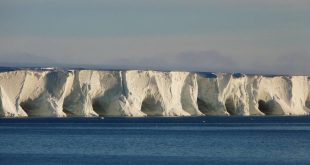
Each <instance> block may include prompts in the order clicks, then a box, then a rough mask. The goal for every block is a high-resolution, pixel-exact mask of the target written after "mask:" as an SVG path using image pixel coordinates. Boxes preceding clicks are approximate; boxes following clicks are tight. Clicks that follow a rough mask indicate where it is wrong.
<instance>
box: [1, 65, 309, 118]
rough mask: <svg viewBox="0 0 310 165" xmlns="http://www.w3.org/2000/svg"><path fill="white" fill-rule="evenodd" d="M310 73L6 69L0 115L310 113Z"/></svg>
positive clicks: (3, 77)
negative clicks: (253, 73)
mask: <svg viewBox="0 0 310 165" xmlns="http://www.w3.org/2000/svg"><path fill="white" fill-rule="evenodd" d="M309 89H310V81H309V79H308V77H307V76H291V77H289V76H273V77H265V76H261V75H251V76H247V75H244V74H241V73H237V74H227V73H208V74H203V73H190V72H160V71H142V70H128V71H99V70H98V71H96V70H68V71H64V70H57V69H53V68H52V69H42V70H40V69H37V70H28V69H24V70H15V71H7V72H1V73H0V116H2V117H26V116H30V117H66V116H82V117H92V116H99V115H100V116H132V117H141V116H201V115H245V116H248V115H308V114H309V113H310V109H309V108H310V90H309Z"/></svg>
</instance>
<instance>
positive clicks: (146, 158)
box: [0, 116, 310, 165]
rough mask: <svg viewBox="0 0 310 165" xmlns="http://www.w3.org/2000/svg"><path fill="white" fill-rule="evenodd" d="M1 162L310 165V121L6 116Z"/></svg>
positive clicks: (1, 123)
mask: <svg viewBox="0 0 310 165" xmlns="http://www.w3.org/2000/svg"><path fill="white" fill-rule="evenodd" d="M0 164H1V165H37V164H38V165H56V164H74V165H87V164H113V165H118V164H122V165H123V164H132V165H152V164H160V165H165V164H167V165H168V164H169V165H183V164H195V165H197V164H198V165H199V164H212V165H213V164H227V165H228V164H229V165H231V164H238V165H240V164H260V165H261V164H264V165H265V164H272V165H276V164H279V165H280V164H281V165H283V164H298V165H302V164H310V116H301V117H296V116H295V117H293V116H282V117H280V116H264V117H262V116H256V117H255V116H251V117H237V116H236V117H234V116H231V117H211V116H205V117H147V118H126V117H123V118H121V117H105V118H100V117H99V118H1V119H0Z"/></svg>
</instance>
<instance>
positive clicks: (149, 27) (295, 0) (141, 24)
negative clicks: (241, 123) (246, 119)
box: [0, 0, 310, 75]
mask: <svg viewBox="0 0 310 165" xmlns="http://www.w3.org/2000/svg"><path fill="white" fill-rule="evenodd" d="M309 16H310V1H309V0H251V1H249V0H156V1H155V0H87V1H86V0H27V1H25V0H0V65H1V66H57V67H87V68H103V69H147V70H149V69H155V70H183V71H210V72H243V73H253V74H254V73H257V74H297V75H310V66H309V61H310V30H309V29H310V19H309Z"/></svg>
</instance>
